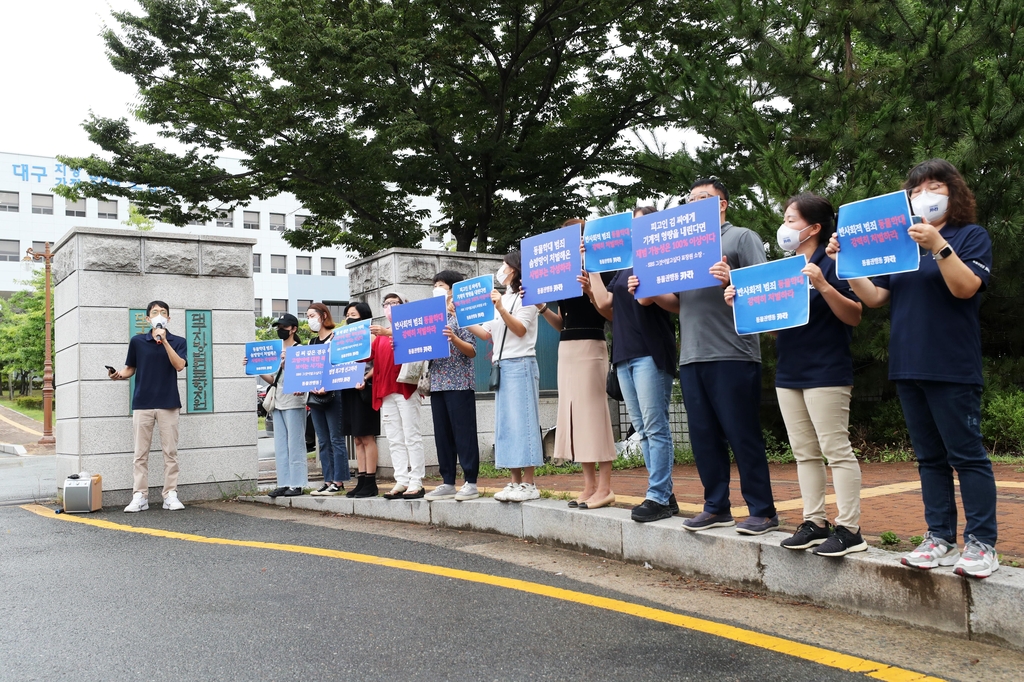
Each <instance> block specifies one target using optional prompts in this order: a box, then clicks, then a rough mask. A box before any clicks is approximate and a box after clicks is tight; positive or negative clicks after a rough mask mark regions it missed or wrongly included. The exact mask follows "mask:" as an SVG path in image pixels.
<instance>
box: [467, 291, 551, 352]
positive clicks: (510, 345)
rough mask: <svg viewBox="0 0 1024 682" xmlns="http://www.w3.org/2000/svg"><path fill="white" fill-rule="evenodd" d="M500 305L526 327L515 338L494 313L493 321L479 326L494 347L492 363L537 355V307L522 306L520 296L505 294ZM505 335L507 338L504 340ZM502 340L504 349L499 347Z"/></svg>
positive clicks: (503, 321) (499, 316)
mask: <svg viewBox="0 0 1024 682" xmlns="http://www.w3.org/2000/svg"><path fill="white" fill-rule="evenodd" d="M501 303H502V305H504V306H505V310H507V311H509V312H510V313H511V314H512V317H514V318H516V319H517V320H519V321H520V322H522V323H523V325H524V326H525V327H526V333H525V334H523V335H522V336H516V335H515V334H513V333H512V332H510V331H509V330H508V327H507V326H505V320H503V319H501V315H499V314H498V313H497V311H495V314H494V319H493V320H491V321H490V322H484V323H483V324H482V325H480V326H481V327H483V328H484V329H486V330H487V331H489V332H490V333H491V343H492V344H493V345H494V351H493V354H492V356H491V358H492V361H493V362H497V361H498V360H510V359H512V358H526V357H531V356H535V355H537V350H536V346H537V316H538V315H539V314H540V311H539V310H537V306H534V305H526V306H524V305H523V299H522V296H521V295H520V294H518V293H515V294H505V295H504V296H502V297H501ZM513 306H515V307H513ZM506 335H507V338H505V337H506ZM502 339H505V347H504V349H502V346H501V341H502ZM499 351H501V355H500V356H499V354H498V353H499Z"/></svg>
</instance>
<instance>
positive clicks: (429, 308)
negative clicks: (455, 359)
mask: <svg viewBox="0 0 1024 682" xmlns="http://www.w3.org/2000/svg"><path fill="white" fill-rule="evenodd" d="M446 326H448V301H447V299H446V298H444V297H439V296H432V297H431V298H425V299H423V300H422V301H413V302H412V303H405V304H402V305H396V306H392V307H391V335H392V340H393V342H394V346H395V364H396V365H404V364H405V363H407V362H415V361H417V360H433V359H434V358H446V357H448V355H449V354H450V352H451V351H450V349H449V347H448V338H447V337H446V336H445V335H444V329H445V327H446Z"/></svg>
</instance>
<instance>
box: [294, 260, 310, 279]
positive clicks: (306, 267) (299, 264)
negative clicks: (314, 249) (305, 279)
mask: <svg viewBox="0 0 1024 682" xmlns="http://www.w3.org/2000/svg"><path fill="white" fill-rule="evenodd" d="M295 274H296V275H312V274H313V258H312V256H296V257H295Z"/></svg>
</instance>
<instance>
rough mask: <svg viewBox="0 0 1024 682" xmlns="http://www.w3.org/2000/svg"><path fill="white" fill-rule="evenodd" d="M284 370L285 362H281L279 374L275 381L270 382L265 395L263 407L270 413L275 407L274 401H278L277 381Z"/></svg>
mask: <svg viewBox="0 0 1024 682" xmlns="http://www.w3.org/2000/svg"><path fill="white" fill-rule="evenodd" d="M283 371H284V363H283V362H282V363H281V369H279V370H277V375H276V376H275V377H274V383H272V384H270V387H269V388H267V394H266V395H265V396H263V409H264V410H266V411H267V413H268V414H269V413H270V411H271V410H272V409H274V403H276V402H277V382H278V380H280V378H281V372H283Z"/></svg>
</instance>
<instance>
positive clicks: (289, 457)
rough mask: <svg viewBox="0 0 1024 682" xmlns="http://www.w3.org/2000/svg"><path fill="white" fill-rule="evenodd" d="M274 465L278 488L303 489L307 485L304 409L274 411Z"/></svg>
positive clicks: (307, 466) (307, 467)
mask: <svg viewBox="0 0 1024 682" xmlns="http://www.w3.org/2000/svg"><path fill="white" fill-rule="evenodd" d="M274 463H275V466H276V467H277V485H278V487H282V488H304V487H306V484H308V483H309V465H308V464H307V463H306V408H302V409H299V410H274Z"/></svg>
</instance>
